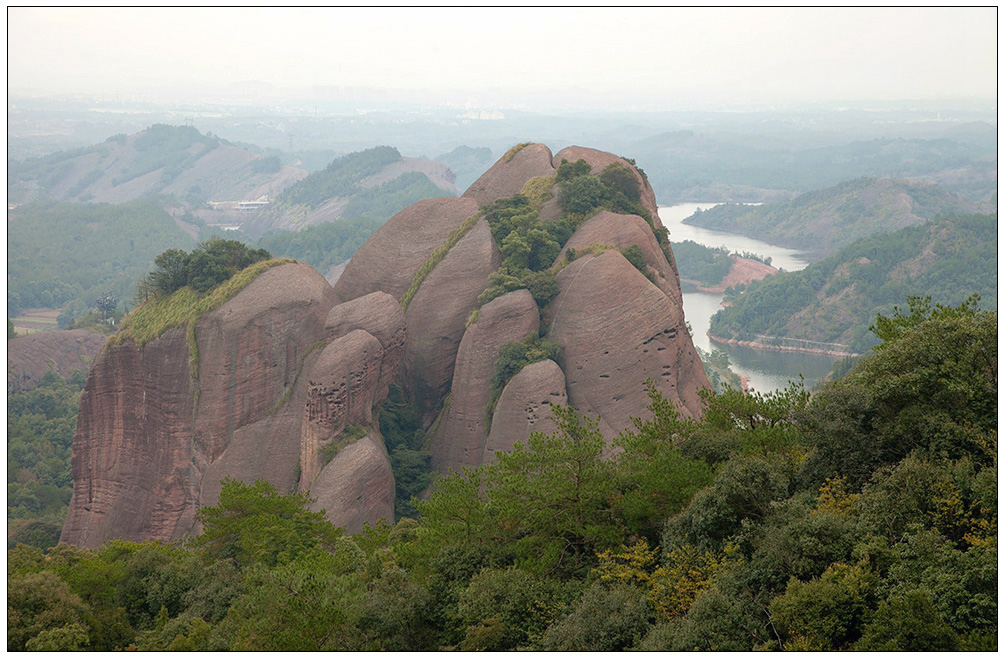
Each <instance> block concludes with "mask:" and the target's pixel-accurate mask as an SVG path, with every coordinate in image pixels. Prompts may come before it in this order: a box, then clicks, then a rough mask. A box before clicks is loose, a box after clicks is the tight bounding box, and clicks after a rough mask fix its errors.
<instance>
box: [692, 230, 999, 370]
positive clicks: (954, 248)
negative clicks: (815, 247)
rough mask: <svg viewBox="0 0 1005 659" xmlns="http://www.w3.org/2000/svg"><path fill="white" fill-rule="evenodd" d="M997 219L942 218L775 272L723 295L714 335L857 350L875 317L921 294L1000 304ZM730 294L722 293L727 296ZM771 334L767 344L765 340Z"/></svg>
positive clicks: (865, 344) (869, 341)
mask: <svg viewBox="0 0 1005 659" xmlns="http://www.w3.org/2000/svg"><path fill="white" fill-rule="evenodd" d="M997 244H998V217H997V215H965V216H955V217H943V218H939V219H936V220H932V221H931V222H928V223H926V224H923V225H920V226H912V227H907V228H905V229H901V230H899V231H896V232H894V233H889V234H878V235H873V236H870V237H868V238H863V239H861V240H859V241H857V242H855V243H853V244H851V245H849V246H848V247H845V248H844V249H842V250H841V251H839V252H838V253H837V254H835V255H833V256H831V257H829V258H826V259H824V260H823V261H819V262H817V263H814V264H811V265H810V266H809V267H807V268H806V269H804V270H801V271H799V272H781V273H778V274H775V275H771V276H769V277H766V278H764V279H762V280H760V281H756V282H752V283H751V284H749V285H747V287H746V288H744V289H742V290H740V291H737V292H735V293H734V294H732V295H727V297H726V301H727V302H728V304H729V306H728V307H727V308H724V309H722V310H721V311H719V312H718V313H716V314H715V315H714V316H713V317H712V322H711V327H710V329H709V332H710V334H711V335H712V336H715V337H720V338H723V339H736V340H739V341H760V342H762V343H776V344H779V345H789V346H799V345H802V342H803V341H812V342H823V343H836V344H843V345H845V346H847V349H850V350H851V351H853V352H863V351H865V350H867V349H868V348H869V347H870V346H872V345H873V344H874V343H875V338H874V337H873V336H872V335H871V334H870V333H869V325H870V323H872V321H873V320H874V319H875V317H876V314H877V313H884V314H885V313H890V312H891V311H892V310H893V307H894V305H896V304H897V303H902V302H903V300H904V299H905V298H906V297H907V296H909V295H914V294H918V293H921V292H923V293H924V294H925V295H929V296H931V298H932V300H933V301H935V302H936V303H942V304H959V303H961V302H962V301H963V300H965V299H966V298H967V297H968V296H970V295H972V294H978V295H979V296H980V298H981V306H982V307H984V308H996V307H997V300H998V253H997ZM728 292H729V291H727V293H728ZM765 336H768V337H774V338H773V339H765V338H763V337H765Z"/></svg>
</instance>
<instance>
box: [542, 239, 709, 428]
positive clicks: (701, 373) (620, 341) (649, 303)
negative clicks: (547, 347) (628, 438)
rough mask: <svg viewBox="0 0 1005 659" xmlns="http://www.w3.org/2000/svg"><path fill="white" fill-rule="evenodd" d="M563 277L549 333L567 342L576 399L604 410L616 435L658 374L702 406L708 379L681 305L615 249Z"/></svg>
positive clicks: (668, 389)
mask: <svg viewBox="0 0 1005 659" xmlns="http://www.w3.org/2000/svg"><path fill="white" fill-rule="evenodd" d="M557 279H558V286H559V294H558V296H557V297H556V298H555V299H554V300H553V301H552V303H551V307H550V313H551V321H550V330H549V337H550V338H551V339H552V340H554V341H557V342H558V343H560V344H561V345H562V357H561V366H562V370H563V371H564V372H565V374H566V378H567V382H568V391H569V403H570V404H571V405H572V406H573V407H575V408H576V409H578V410H579V411H580V412H581V413H587V414H590V415H600V416H601V423H600V429H601V431H602V432H603V433H604V435H605V437H607V438H608V439H611V438H612V437H614V436H615V435H616V434H617V433H618V432H619V431H620V430H622V429H624V428H629V427H631V417H633V416H641V415H642V414H643V412H644V410H645V408H646V405H647V404H648V395H647V392H646V380H647V379H649V378H652V379H653V381H655V382H656V385H657V387H658V388H659V389H660V390H661V391H662V392H663V394H664V395H665V396H666V397H667V399H668V400H671V401H679V402H680V403H681V404H682V405H683V406H684V408H685V410H686V411H687V412H689V413H691V414H692V415H697V414H698V412H699V409H700V408H699V405H700V400H699V398H698V393H697V392H698V389H699V388H700V387H707V386H708V379H707V378H706V377H705V370H704V368H703V366H702V364H701V361H700V359H699V358H698V355H697V353H696V351H695V349H694V344H693V343H692V342H691V337H690V336H689V335H688V333H687V328H686V326H685V324H684V313H683V310H682V308H681V307H679V306H677V305H675V304H674V303H673V302H672V301H671V300H670V299H669V298H668V297H667V296H666V295H665V294H664V293H663V291H661V290H660V289H659V288H657V287H656V286H654V285H653V284H652V283H650V282H649V280H648V279H646V278H645V276H643V275H642V273H640V272H639V271H638V270H637V269H636V268H635V267H634V266H632V265H631V264H630V263H629V262H628V261H627V260H626V259H625V258H624V257H623V256H622V255H621V254H620V253H618V252H615V251H608V252H605V253H604V254H601V255H600V256H590V255H586V256H583V257H580V258H579V259H577V260H576V261H574V262H572V263H571V264H569V265H568V266H566V267H565V268H564V269H563V270H562V271H561V272H560V273H559V275H558V278H557Z"/></svg>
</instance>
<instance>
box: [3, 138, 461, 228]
mask: <svg viewBox="0 0 1005 659" xmlns="http://www.w3.org/2000/svg"><path fill="white" fill-rule="evenodd" d="M374 154H378V155H376V156H374ZM457 194H458V190H457V188H456V187H455V186H454V173H453V171H452V170H451V169H450V168H449V167H448V166H447V165H445V164H443V163H439V162H434V161H431V160H424V159H421V158H404V157H402V156H401V154H400V153H398V151H397V149H395V148H393V147H375V148H373V149H366V150H364V151H360V152H356V153H351V154H347V155H344V156H341V157H337V158H335V159H334V160H332V161H331V162H329V164H328V166H327V167H325V168H324V169H322V170H320V171H317V172H314V173H312V174H308V172H307V170H305V169H303V168H300V167H295V166H289V165H283V164H282V159H281V158H280V156H279V155H277V154H272V155H264V154H262V153H260V152H259V151H258V150H256V147H254V146H251V145H235V144H232V143H230V142H228V141H227V140H224V139H222V138H219V137H217V136H214V135H212V134H209V133H207V134H203V133H200V132H199V131H198V130H197V129H195V128H193V127H191V126H169V125H166V124H155V125H153V126H151V127H149V128H147V129H146V130H144V131H142V132H140V133H137V134H135V135H129V136H126V135H116V136H113V137H110V138H108V139H107V140H106V141H105V142H103V143H101V144H96V145H93V146H89V147H85V148H81V149H74V150H71V151H62V152H59V153H54V154H51V155H48V156H45V157H41V158H33V159H30V160H26V161H23V162H17V161H11V162H9V163H8V176H7V195H8V201H9V203H12V204H15V205H21V204H25V203H29V202H32V201H75V202H90V203H100V202H107V203H113V204H121V203H126V202H130V201H133V200H136V199H140V198H147V197H156V198H157V203H158V204H159V205H160V206H161V207H163V208H165V209H167V210H168V211H169V212H170V213H171V214H172V215H173V216H175V217H182V216H183V215H185V214H186V213H191V215H192V216H194V217H195V218H196V224H207V225H220V226H226V227H240V228H241V229H242V230H243V231H244V232H245V233H246V234H247V235H249V236H251V237H257V236H260V235H261V234H262V233H264V232H265V231H266V230H268V229H271V228H290V229H297V228H300V227H303V226H308V225H314V224H320V223H322V222H325V221H329V220H334V219H337V218H339V217H361V216H368V217H374V218H376V219H380V220H385V219H387V218H388V217H390V216H391V215H393V214H394V213H396V212H397V211H399V210H401V209H402V208H404V207H405V206H407V205H408V204H410V203H412V202H414V201H418V200H419V199H426V198H429V197H436V196H456V195H457ZM186 219H190V218H186Z"/></svg>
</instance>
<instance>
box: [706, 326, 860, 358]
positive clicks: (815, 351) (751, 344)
mask: <svg viewBox="0 0 1005 659" xmlns="http://www.w3.org/2000/svg"><path fill="white" fill-rule="evenodd" d="M705 335H706V336H707V337H708V338H709V339H711V340H712V341H715V342H716V343H725V344H726V345H730V346H743V347H745V348H753V349H755V350H774V351H776V352H801V353H807V354H812V355H827V356H829V357H861V356H862V353H858V352H846V351H842V350H830V349H826V348H796V347H794V346H779V345H774V344H771V343H762V342H761V341H740V340H739V339H725V338H723V337H721V336H713V335H712V334H711V333H710V332H706V334H705Z"/></svg>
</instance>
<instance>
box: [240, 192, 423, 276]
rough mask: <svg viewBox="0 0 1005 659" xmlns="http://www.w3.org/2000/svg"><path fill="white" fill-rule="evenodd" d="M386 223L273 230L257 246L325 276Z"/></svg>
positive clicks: (366, 220)
mask: <svg viewBox="0 0 1005 659" xmlns="http://www.w3.org/2000/svg"><path fill="white" fill-rule="evenodd" d="M423 178H425V177H423ZM383 223H384V219H375V218H372V217H356V218H353V219H346V218H340V219H337V220H333V221H331V222H324V223H322V224H316V225H314V226H309V227H304V228H303V229H301V230H299V231H289V230H282V231H278V230H273V231H270V232H268V233H266V235H264V236H262V237H261V238H259V239H258V240H257V241H256V242H255V246H256V247H258V248H260V249H265V250H267V251H269V252H270V253H272V254H274V255H276V256H288V257H290V258H294V259H297V260H299V261H304V262H306V263H310V264H311V265H312V266H314V268H315V269H316V270H317V271H318V272H321V273H324V272H325V271H327V269H328V268H329V267H331V266H333V265H337V264H339V263H342V262H343V261H347V260H348V259H349V258H350V257H351V256H352V255H353V254H355V253H356V250H357V249H359V246H360V245H362V244H363V243H365V242H366V239H367V238H369V237H370V234H372V233H373V232H374V231H376V230H377V229H378V228H379V227H380V225H382V224H383Z"/></svg>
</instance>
